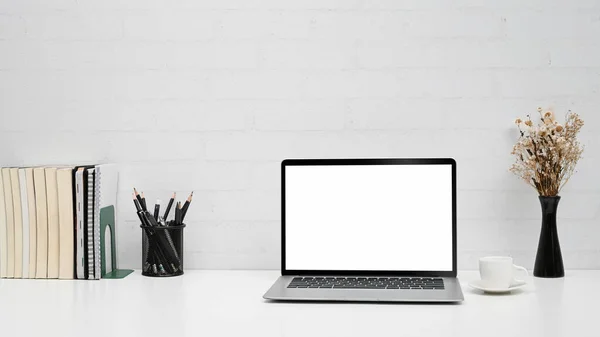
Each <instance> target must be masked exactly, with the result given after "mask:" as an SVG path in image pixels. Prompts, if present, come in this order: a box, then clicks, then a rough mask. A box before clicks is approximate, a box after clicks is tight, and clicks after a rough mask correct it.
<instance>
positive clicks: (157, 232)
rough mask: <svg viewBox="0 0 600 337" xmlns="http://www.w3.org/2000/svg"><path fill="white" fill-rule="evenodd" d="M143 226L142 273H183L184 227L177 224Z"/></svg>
mask: <svg viewBox="0 0 600 337" xmlns="http://www.w3.org/2000/svg"><path fill="white" fill-rule="evenodd" d="M140 227H141V228H142V275H144V276H152V277H168V276H178V275H183V229H184V228H185V224H181V225H177V226H156V227H155V226H144V225H141V226H140Z"/></svg>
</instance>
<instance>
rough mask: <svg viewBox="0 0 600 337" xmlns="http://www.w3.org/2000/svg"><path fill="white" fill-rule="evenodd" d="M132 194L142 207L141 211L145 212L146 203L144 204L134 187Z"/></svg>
mask: <svg viewBox="0 0 600 337" xmlns="http://www.w3.org/2000/svg"><path fill="white" fill-rule="evenodd" d="M133 193H134V194H135V197H136V198H137V200H138V202H139V203H140V205H141V206H142V210H144V211H146V203H145V202H144V200H143V199H142V197H141V196H140V194H139V193H138V191H137V190H136V189H135V187H134V188H133ZM142 195H143V194H142Z"/></svg>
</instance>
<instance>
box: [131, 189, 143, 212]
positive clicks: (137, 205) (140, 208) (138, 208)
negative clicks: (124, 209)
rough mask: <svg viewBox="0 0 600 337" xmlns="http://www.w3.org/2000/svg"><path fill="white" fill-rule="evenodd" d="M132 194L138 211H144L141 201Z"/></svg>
mask: <svg viewBox="0 0 600 337" xmlns="http://www.w3.org/2000/svg"><path fill="white" fill-rule="evenodd" d="M131 196H132V197H133V204H134V205H135V209H136V210H137V211H138V212H141V211H142V207H141V206H140V202H139V201H138V200H137V199H136V198H135V194H133V193H132V194H131Z"/></svg>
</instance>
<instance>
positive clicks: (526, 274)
mask: <svg viewBox="0 0 600 337" xmlns="http://www.w3.org/2000/svg"><path fill="white" fill-rule="evenodd" d="M513 268H514V269H515V270H517V271H523V272H525V276H526V277H529V272H528V271H527V269H525V267H521V266H517V265H516V264H513ZM512 282H513V284H515V285H521V284H525V283H527V282H526V281H525V280H522V279H517V278H515V279H513V281H512Z"/></svg>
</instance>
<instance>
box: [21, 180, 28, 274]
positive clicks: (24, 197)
mask: <svg viewBox="0 0 600 337" xmlns="http://www.w3.org/2000/svg"><path fill="white" fill-rule="evenodd" d="M19 187H20V189H21V213H22V215H21V219H22V222H23V246H22V248H23V254H22V257H23V261H22V265H23V269H22V271H23V278H29V205H28V202H29V200H28V196H27V177H26V176H25V169H19Z"/></svg>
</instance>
